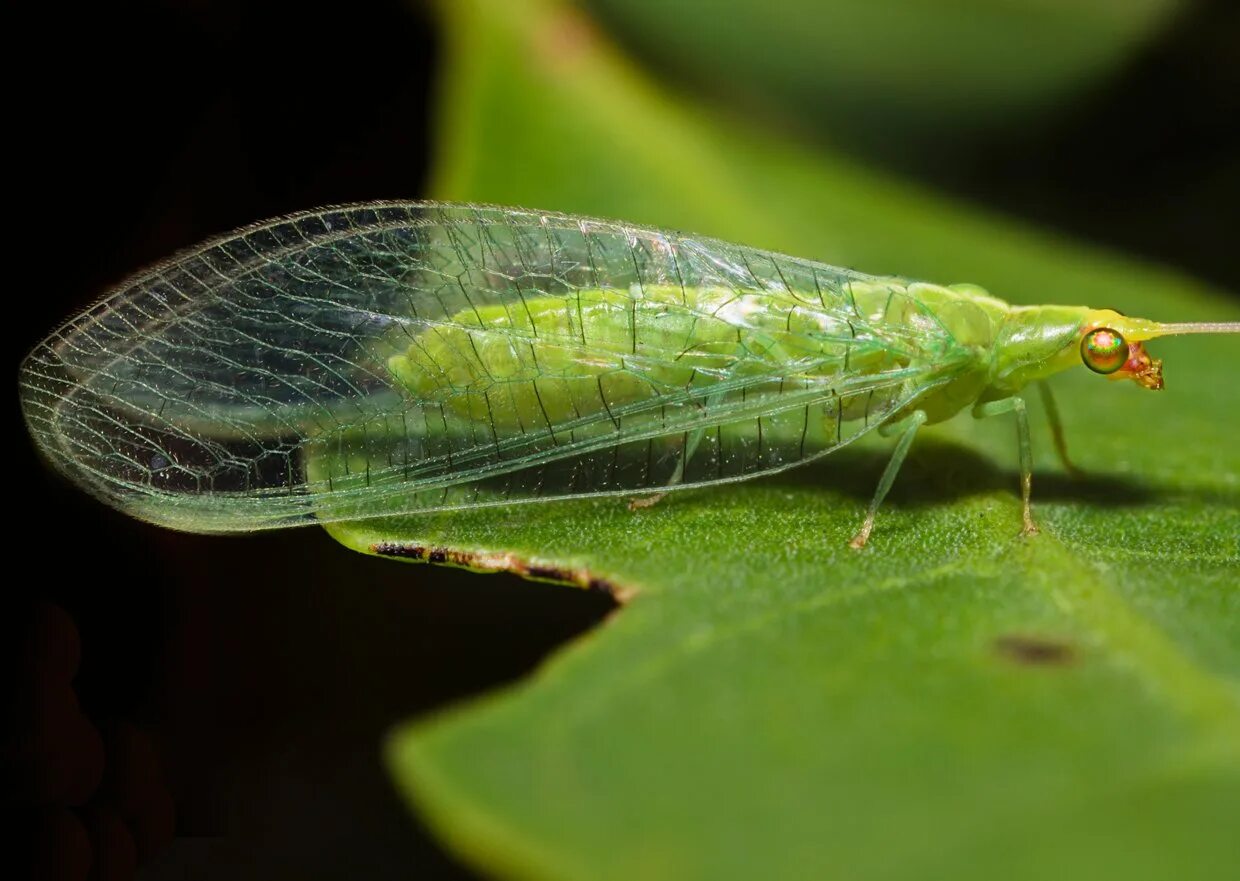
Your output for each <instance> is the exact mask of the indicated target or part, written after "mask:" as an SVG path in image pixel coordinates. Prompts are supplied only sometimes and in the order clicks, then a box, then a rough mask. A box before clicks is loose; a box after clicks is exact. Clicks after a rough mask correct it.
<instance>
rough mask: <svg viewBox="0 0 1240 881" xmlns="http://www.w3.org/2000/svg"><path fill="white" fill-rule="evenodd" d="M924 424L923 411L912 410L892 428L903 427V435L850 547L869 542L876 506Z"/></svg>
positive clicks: (897, 443) (859, 546)
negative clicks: (918, 430)
mask: <svg viewBox="0 0 1240 881" xmlns="http://www.w3.org/2000/svg"><path fill="white" fill-rule="evenodd" d="M925 424H926V414H925V411H923V410H914V411H913V413H912V414H911V415H910V416H909V417H908V418H907V419H905V420H903V421H902V422H900V423H899V424H898V425H894V426H892V432H891V433H892V434H894V433H895V432H896V430H898V429H899V428H900V427H901V426H902V427H903V434H901V435H900V440H899V441H897V442H896V448H895V451H894V452H893V453H892V454H891V460H890V461H889V462H888V463H887V469H886V470H885V471H883V476H882V477H881V478H879V481H878V489H876V490H875V491H874V498H873V499H871V500H870V507H869V509H868V510H867V511H866V512H865V520H864V521H863V522H862V524H861V529H859V530H858V531H857V534H856V535H854V536H853V538H852V541H850V542H849V543H848V544H849V546H850V547H854V548H857V549H860V548H863V547H865V543H866V542H867V541H869V540H870V533H871V532H873V531H874V517H875V515H876V514H878V506H879V505H881V504H882V503H883V499H884V498H886V496H887V491H888V490H890V489H891V485H892V484H893V483H895V482H896V475H897V474H899V473H900V466H901V465H903V464H904V457H905V456H907V455H908V450H909V447H911V446H912V445H913V438H914V437H916V435H917V429H919V428H921V427H922V426H923V425H925Z"/></svg>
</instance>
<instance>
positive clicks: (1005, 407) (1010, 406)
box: [973, 397, 1038, 535]
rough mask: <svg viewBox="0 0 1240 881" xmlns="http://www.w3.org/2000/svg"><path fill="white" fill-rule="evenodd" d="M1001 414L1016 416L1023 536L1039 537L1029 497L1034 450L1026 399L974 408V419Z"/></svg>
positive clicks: (979, 405)
mask: <svg viewBox="0 0 1240 881" xmlns="http://www.w3.org/2000/svg"><path fill="white" fill-rule="evenodd" d="M1000 413H1015V414H1016V442H1017V445H1018V446H1019V447H1020V495H1021V501H1022V510H1021V514H1022V516H1023V517H1024V522H1025V525H1024V528H1023V529H1021V535H1037V533H1038V527H1037V524H1036V523H1034V522H1033V512H1032V511H1031V510H1030V508H1029V495H1030V493H1031V492H1032V489H1033V451H1032V449H1033V448H1032V447H1031V446H1030V444H1029V417H1028V416H1027V415H1026V414H1025V399H1024V398H1017V397H1012V398H1003V399H1002V400H999V401H987V402H986V403H984V404H978V405H977V406H975V407H974V408H973V418H974V419H985V418H986V417H987V416H998V415H999V414H1000Z"/></svg>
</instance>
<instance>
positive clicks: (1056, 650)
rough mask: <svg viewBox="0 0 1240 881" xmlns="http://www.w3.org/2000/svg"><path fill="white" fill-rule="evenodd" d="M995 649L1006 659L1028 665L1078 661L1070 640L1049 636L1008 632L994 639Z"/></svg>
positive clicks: (1060, 663)
mask: <svg viewBox="0 0 1240 881" xmlns="http://www.w3.org/2000/svg"><path fill="white" fill-rule="evenodd" d="M994 650H995V652H996V653H997V654H998V655H999V657H1001V658H1003V659H1004V660H1005V661H1011V662H1012V663H1013V664H1020V665H1021V666H1026V667H1065V666H1068V665H1069V664H1074V663H1076V657H1077V656H1076V649H1075V647H1073V645H1072V644H1071V643H1069V642H1065V641H1063V640H1061V639H1055V638H1054V637H1048V636H1031V635H1029V634H1020V633H1007V634H1004V635H1003V636H1000V637H999V638H997V639H996V640H995V641H994Z"/></svg>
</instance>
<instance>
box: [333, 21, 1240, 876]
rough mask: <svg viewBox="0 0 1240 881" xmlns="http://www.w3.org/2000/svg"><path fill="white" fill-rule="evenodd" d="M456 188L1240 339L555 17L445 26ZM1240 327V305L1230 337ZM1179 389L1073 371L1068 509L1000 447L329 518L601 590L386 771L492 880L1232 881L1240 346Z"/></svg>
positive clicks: (961, 424) (400, 541) (1075, 254)
mask: <svg viewBox="0 0 1240 881" xmlns="http://www.w3.org/2000/svg"><path fill="white" fill-rule="evenodd" d="M442 12H443V16H444V22H445V26H446V37H447V44H448V45H447V58H446V66H445V77H444V89H443V95H442V99H443V100H442V103H441V107H442V120H441V130H442V133H443V139H442V142H441V144H440V164H439V168H438V176H437V181H436V187H435V190H436V193H435V194H436V195H437V196H439V197H443V198H461V199H466V198H470V199H483V200H487V201H492V202H500V203H516V204H526V205H531V206H536V207H542V208H556V209H561V210H570V211H572V210H575V211H580V212H588V213H593V214H606V215H612V216H618V217H624V218H627V219H631V220H635V221H644V222H651V223H656V224H660V225H664V226H681V227H685V228H690V229H693V230H696V231H700V232H704V233H710V234H716V235H721V236H724V237H728V238H732V239H736V240H740V241H745V242H747V243H751V244H755V245H762V246H770V247H777V248H780V249H783V250H787V251H790V252H793V253H797V254H801V255H804V256H811V257H818V258H822V259H826V260H828V261H831V262H836V263H843V264H849V265H855V266H857V267H859V268H862V269H865V270H869V271H873V272H879V273H886V272H890V273H901V274H905V275H911V276H915V277H923V278H929V279H932V280H935V281H940V282H955V281H971V282H976V283H980V284H983V285H985V286H987V287H988V288H990V289H991V290H992V291H994V292H995V293H997V294H999V295H1001V296H1004V297H1005V298H1009V299H1013V300H1017V301H1029V302H1033V301H1063V302H1074V301H1080V300H1086V301H1090V302H1092V303H1094V304H1095V305H1100V306H1117V307H1119V308H1121V309H1123V310H1124V311H1126V312H1130V313H1134V314H1145V315H1148V316H1149V317H1153V318H1160V319H1176V320H1189V319H1211V318H1228V317H1233V318H1234V307H1228V306H1227V305H1225V303H1224V301H1223V300H1222V298H1220V297H1218V296H1216V295H1215V294H1213V293H1212V292H1211V291H1209V290H1207V289H1205V288H1203V287H1202V286H1201V285H1198V284H1196V283H1194V282H1192V281H1190V280H1188V279H1185V278H1182V277H1180V276H1178V275H1175V274H1172V273H1169V272H1166V271H1163V270H1159V269H1156V268H1153V267H1148V266H1142V265H1139V264H1136V263H1133V262H1130V261H1124V260H1120V259H1118V258H1114V257H1109V256H1107V255H1103V254H1099V253H1095V252H1090V251H1087V250H1085V249H1082V248H1078V247H1073V246H1071V245H1069V244H1066V243H1063V242H1059V241H1055V240H1053V239H1051V238H1050V237H1047V236H1045V235H1040V234H1037V233H1034V232H1031V231H1028V230H1024V229H1021V228H1018V227H1016V226H1014V225H1012V224H1009V223H1005V222H1002V221H999V220H996V219H995V218H989V217H984V216H981V215H979V214H978V213H976V212H974V211H971V210H969V209H967V208H965V207H963V206H959V205H954V204H951V203H949V202H946V201H944V200H942V199H940V198H937V197H934V196H931V195H928V194H926V193H922V192H918V191H916V190H915V189H913V188H910V187H908V186H905V185H902V184H898V183H896V182H893V181H891V180H888V179H884V178H882V177H879V176H877V175H874V174H872V173H870V172H867V171H866V170H864V169H862V168H859V167H856V166H854V165H852V164H849V163H847V162H844V161H842V160H840V159H838V158H836V157H834V156H831V155H827V154H823V153H820V152H813V151H810V150H808V149H804V148H801V147H798V146H797V145H796V144H795V143H793V142H791V141H789V140H788V139H787V138H781V137H779V136H778V133H768V132H754V131H751V130H748V129H746V128H745V127H744V126H743V125H742V124H741V123H740V121H737V120H731V119H720V118H716V117H713V116H710V115H709V114H707V113H705V112H703V111H701V110H700V109H698V108H695V107H692V106H689V105H688V104H685V103H682V102H680V101H679V100H678V99H677V98H676V97H674V96H672V95H669V94H668V93H666V92H664V91H662V90H660V89H659V88H658V87H657V86H655V85H654V84H653V83H652V82H650V81H649V80H647V79H646V78H645V77H643V76H642V75H641V73H640V72H639V71H638V70H637V69H636V68H635V67H633V66H632V65H631V64H630V63H629V62H627V61H626V60H625V59H624V58H622V57H621V56H619V55H618V54H617V53H616V52H615V51H614V50H613V49H612V48H611V47H610V46H609V44H608V43H607V42H606V41H605V40H604V39H603V38H602V37H601V36H600V35H599V34H598V33H597V32H596V31H595V30H594V29H593V28H592V27H591V26H590V24H589V22H588V21H586V20H585V19H583V18H581V17H580V16H579V15H578V14H576V13H573V12H571V11H570V10H569V9H568V7H566V6H565V5H564V4H563V3H560V2H556V0H453V2H445V3H443V4H442ZM1229 308H1230V309H1231V312H1230V314H1229ZM1154 348H1155V349H1156V354H1157V355H1158V356H1160V357H1164V358H1165V359H1166V362H1167V367H1166V375H1167V386H1168V388H1167V390H1166V391H1165V392H1163V393H1161V394H1152V393H1149V392H1144V391H1142V390H1141V389H1138V388H1136V387H1135V385H1134V384H1132V383H1124V384H1122V386H1120V385H1116V384H1112V383H1108V382H1106V381H1105V380H1103V379H1101V378H1099V377H1097V376H1093V375H1088V374H1087V372H1086V371H1083V370H1078V371H1075V372H1074V374H1073V375H1070V376H1067V377H1065V378H1064V381H1063V382H1062V383H1061V384H1060V390H1061V392H1062V394H1061V399H1060V405H1061V409H1062V410H1063V411H1064V415H1065V421H1066V423H1067V429H1068V436H1069V439H1070V442H1071V443H1072V444H1073V447H1074V453H1075V456H1076V458H1077V460H1078V464H1080V465H1081V466H1083V467H1084V468H1085V469H1086V471H1087V472H1088V476H1087V477H1085V478H1083V479H1081V480H1073V479H1070V478H1068V477H1067V476H1065V475H1063V474H1062V472H1061V471H1060V470H1059V469H1058V466H1057V465H1056V464H1055V463H1054V459H1053V456H1051V455H1050V449H1051V445H1050V440H1049V436H1048V435H1047V432H1046V431H1045V428H1044V426H1042V425H1041V424H1038V425H1037V426H1036V431H1035V438H1034V440H1035V444H1036V445H1037V461H1036V466H1037V471H1036V475H1037V476H1036V477H1035V480H1034V494H1035V503H1036V508H1035V513H1036V514H1037V516H1038V517H1039V518H1040V521H1041V524H1042V526H1043V533H1042V534H1041V535H1039V536H1037V537H1034V538H1032V539H1027V540H1021V539H1019V538H1018V537H1017V532H1018V530H1019V525H1020V524H1019V519H1020V518H1019V501H1018V492H1017V477H1016V475H1015V463H1016V450H1015V443H1014V439H1013V436H1012V427H1011V424H1010V423H1009V422H1007V421H1005V420H1003V419H995V420H990V421H988V422H983V423H976V422H973V421H972V420H968V419H967V417H966V418H963V419H960V420H957V421H955V422H951V423H948V424H947V425H944V426H936V427H933V428H932V429H930V430H928V431H927V432H926V433H925V436H924V437H920V438H919V439H918V444H917V445H916V446H915V447H914V450H913V453H912V455H911V456H910V459H909V461H908V462H907V464H906V466H905V469H904V471H903V473H902V474H901V475H900V480H899V481H898V482H897V484H896V488H895V490H893V492H892V494H891V497H890V500H889V502H888V504H886V505H885V506H884V508H883V510H882V511H881V513H880V518H879V522H878V528H877V530H876V532H875V534H874V537H873V539H872V542H871V545H870V547H868V548H867V549H866V550H865V551H863V552H855V551H852V550H851V549H850V548H848V547H847V546H846V541H847V539H848V537H849V536H850V535H851V534H852V533H853V531H854V530H855V529H856V527H857V525H858V524H859V522H860V519H861V516H862V512H863V509H864V505H865V502H866V500H867V499H868V497H869V495H870V493H871V492H872V490H873V487H874V485H875V483H876V481H877V479H878V475H879V473H880V471H881V469H882V467H883V464H884V461H885V457H886V455H887V452H888V450H889V444H888V443H884V442H882V441H881V440H872V441H869V440H868V441H867V442H866V443H864V444H862V445H858V446H857V447H855V448H849V449H846V450H844V451H841V452H839V453H837V454H834V455H832V456H830V457H828V458H827V459H825V460H823V461H822V462H821V463H820V464H817V465H814V466H812V467H807V468H802V469H797V470H794V471H791V472H787V473H786V474H784V475H780V476H777V477H776V478H773V479H768V480H764V481H757V482H749V483H742V484H737V485H734V486H729V487H719V488H714V489H709V490H701V491H689V492H685V493H680V494H675V495H673V496H671V497H669V498H667V499H665V500H664V501H663V502H662V503H660V504H658V505H656V506H654V507H652V508H650V509H646V510H642V511H637V512H631V511H629V510H628V509H627V508H626V506H625V505H624V503H623V501H622V500H614V499H613V500H607V499H603V500H595V501H583V502H574V503H562V504H548V505H528V506H521V507H513V508H507V509H505V508H498V509H489V510H482V511H475V512H465V513H456V514H451V515H433V516H421V517H408V518H390V519H386V520H372V521H368V522H364V523H355V524H336V525H333V526H332V527H330V529H331V531H332V533H333V534H334V535H335V536H336V537H337V538H339V539H340V540H341V541H343V542H345V543H346V544H348V545H350V546H352V547H355V548H357V549H359V550H363V551H367V552H372V553H374V552H381V553H385V554H388V555H392V556H395V557H403V558H408V559H431V560H439V561H445V562H451V563H456V564H458V565H468V566H472V567H474V568H478V569H482V570H509V571H516V572H520V573H522V574H525V575H527V576H530V577H541V578H552V579H558V580H563V581H567V582H570V583H575V584H578V585H583V586H587V585H593V586H595V587H601V588H604V589H610V590H612V591H614V592H615V593H616V594H617V596H619V597H621V598H622V599H623V600H624V601H625V605H624V607H623V608H622V609H621V610H620V611H619V612H618V613H617V614H616V615H615V616H614V618H613V619H611V620H610V621H609V622H608V623H607V624H606V625H604V626H603V627H601V628H600V629H599V630H598V631H597V632H594V633H592V634H590V635H589V636H587V637H585V638H583V639H581V640H579V641H578V642H577V643H576V644H574V645H573V646H571V647H569V648H568V649H566V650H564V651H563V652H561V653H560V654H559V655H558V656H556V657H555V658H554V659H553V660H552V661H550V662H549V663H548V664H546V665H545V666H544V667H543V668H542V669H541V670H540V671H539V672H538V674H537V675H535V676H534V677H532V678H531V679H530V680H528V681H526V682H524V683H522V684H520V685H518V686H516V687H514V688H511V689H509V690H507V691H505V692H503V693H501V694H496V695H493V696H491V697H489V698H486V699H483V700H481V701H477V702H475V703H473V704H472V705H469V706H466V707H462V708H459V709H456V710H453V711H450V712H448V713H445V714H443V715H441V716H439V717H438V718H435V719H431V720H429V721H422V722H418V723H415V724H411V725H409V726H408V727H405V728H403V729H402V730H400V731H399V732H398V733H397V734H396V735H395V736H394V737H393V739H392V741H391V744H390V759H391V763H392V767H393V770H394V773H395V774H396V776H397V779H398V780H399V782H400V784H401V786H402V788H403V789H404V791H405V792H406V793H407V794H408V796H409V798H410V799H411V801H412V803H413V804H414V805H415V807H416V808H417V810H418V811H419V812H420V813H422V814H423V815H424V816H425V817H426V818H427V819H428V820H429V822H430V823H431V824H432V826H433V828H434V829H436V830H437V831H438V833H439V834H440V835H441V836H442V837H443V838H444V839H445V840H446V841H447V842H448V843H449V844H450V845H451V846H452V847H453V848H455V849H456V850H457V851H458V852H459V853H460V854H461V855H462V856H464V857H465V858H466V859H468V860H470V861H472V862H474V863H476V864H477V865H479V866H481V867H484V868H486V869H488V870H490V871H492V872H493V873H495V874H497V875H500V876H503V877H521V878H557V879H559V878H565V879H567V878H583V879H586V878H588V879H600V878H616V879H632V878H642V879H659V878H678V879H679V878H711V879H718V878H755V877H761V878H854V879H870V878H873V879H880V878H908V877H917V878H939V877H952V878H956V879H972V878H978V879H983V878H985V879H991V878H996V877H1003V878H1046V877H1052V876H1055V877H1075V878H1088V879H1107V878H1123V879H1125V881H1132V879H1141V878H1171V877H1174V878H1223V877H1227V876H1229V875H1230V873H1231V872H1232V871H1234V866H1235V864H1236V860H1237V856H1238V854H1237V850H1236V844H1235V837H1234V830H1233V828H1232V827H1233V826H1234V818H1235V816H1237V814H1240V684H1238V681H1240V590H1238V589H1237V584H1238V583H1240V451H1238V450H1237V448H1236V446H1235V445H1234V444H1233V443H1232V441H1233V440H1234V438H1235V437H1236V436H1237V434H1238V430H1240V416H1237V413H1238V412H1240V387H1237V385H1236V384H1235V383H1234V382H1231V381H1230V377H1231V372H1232V371H1231V366H1230V365H1232V364H1233V363H1234V361H1235V359H1236V356H1237V351H1238V350H1237V345H1236V340H1235V339H1234V338H1208V337H1197V338H1182V339H1172V340H1166V341H1158V342H1157V343H1155V344H1154Z"/></svg>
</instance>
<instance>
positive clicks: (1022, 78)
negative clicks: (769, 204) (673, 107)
mask: <svg viewBox="0 0 1240 881" xmlns="http://www.w3.org/2000/svg"><path fill="white" fill-rule="evenodd" d="M588 5H589V6H591V7H593V8H596V9H598V10H599V12H600V14H601V15H603V16H604V17H605V18H606V19H607V20H608V21H611V22H614V23H615V25H614V26H615V28H616V30H617V31H618V32H619V33H621V34H622V35H623V36H625V37H626V38H627V39H628V40H629V41H631V42H632V43H633V44H634V45H635V46H636V47H638V48H640V50H641V51H642V53H643V54H644V55H646V56H648V57H650V58H652V59H653V60H656V61H657V62H658V63H659V64H660V66H662V67H666V68H669V69H672V70H675V71H676V72H677V73H679V74H681V75H682V76H684V77H685V78H687V79H689V80H691V81H694V82H695V83H699V84H701V85H702V86H703V87H704V88H707V89H711V90H713V91H715V92H717V93H719V94H727V95H729V96H731V97H732V98H733V99H735V98H736V97H737V96H741V97H742V98H743V99H747V100H748V103H749V104H750V105H752V106H758V107H762V108H764V109H767V110H768V111H769V110H770V109H775V110H776V111H778V112H781V113H782V114H783V115H785V116H789V117H793V118H796V119H797V120H798V121H799V122H800V123H801V124H802V125H803V126H806V127H809V128H819V129H821V130H822V133H823V134H825V135H827V136H828V137H830V138H832V139H833V140H834V141H835V142H852V143H855V142H857V141H863V142H866V143H868V144H871V145H875V146H877V145H880V144H881V143H882V141H883V140H884V139H887V140H888V141H890V140H891V139H893V138H898V139H903V140H905V141H906V142H907V140H908V139H909V138H910V137H916V138H921V139H932V140H938V139H942V138H943V136H944V132H950V133H951V135H952V136H953V137H954V138H956V139H957V140H958V139H960V138H961V137H963V136H965V135H966V134H971V135H976V134H978V133H979V132H982V131H984V130H987V129H994V128H995V127H997V126H1011V125H1013V124H1014V123H1015V124H1018V123H1019V122H1020V121H1021V120H1023V119H1026V118H1028V117H1029V116H1030V115H1031V114H1036V113H1038V112H1044V111H1046V110H1048V109H1050V108H1053V107H1055V106H1056V105H1057V104H1062V102H1063V100H1064V99H1065V98H1067V97H1070V96H1071V95H1073V94H1075V93H1079V92H1081V91H1082V90H1084V89H1085V88H1087V87H1088V86H1090V85H1091V84H1094V83H1096V82H1097V81H1098V80H1099V79H1102V78H1104V77H1106V76H1107V75H1109V74H1111V73H1113V72H1114V71H1115V70H1116V69H1117V68H1119V67H1120V65H1122V64H1123V63H1124V62H1125V61H1126V60H1127V59H1129V58H1131V57H1132V55H1133V54H1134V53H1135V52H1136V50H1138V49H1140V48H1141V47H1142V46H1143V45H1145V44H1146V43H1147V42H1148V40H1149V39H1150V38H1151V37H1152V36H1153V35H1155V34H1157V33H1158V31H1159V29H1160V28H1161V27H1162V26H1164V25H1165V24H1166V23H1167V22H1168V21H1170V20H1171V19H1172V17H1173V15H1174V14H1175V13H1176V12H1178V11H1179V10H1181V9H1182V8H1183V6H1184V4H1183V3H1182V2H1180V0H1128V2H1119V3H1117V2H1115V0H782V2H779V3H771V2H768V0H677V2H675V3H668V2H666V0H588Z"/></svg>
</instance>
